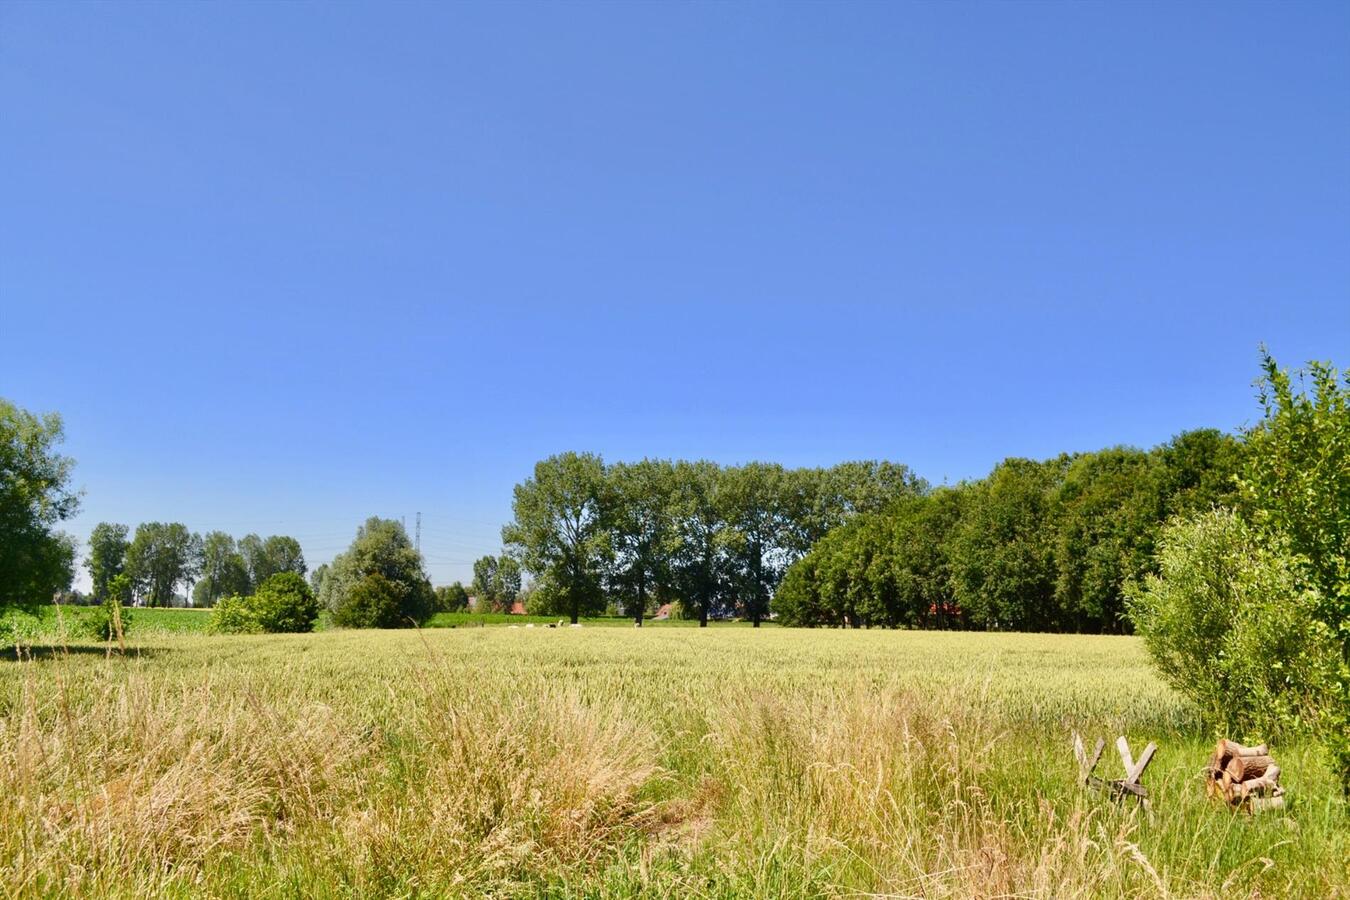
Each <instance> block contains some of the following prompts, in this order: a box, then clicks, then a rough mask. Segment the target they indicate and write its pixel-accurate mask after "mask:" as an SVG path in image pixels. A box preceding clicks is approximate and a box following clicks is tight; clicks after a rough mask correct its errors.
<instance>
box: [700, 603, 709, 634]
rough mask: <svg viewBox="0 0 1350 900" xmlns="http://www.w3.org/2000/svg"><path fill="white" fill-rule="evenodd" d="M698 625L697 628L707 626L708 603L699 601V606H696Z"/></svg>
mask: <svg viewBox="0 0 1350 900" xmlns="http://www.w3.org/2000/svg"><path fill="white" fill-rule="evenodd" d="M698 627H699V628H707V627H708V604H707V603H701V604H699V608H698Z"/></svg>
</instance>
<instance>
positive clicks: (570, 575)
mask: <svg viewBox="0 0 1350 900" xmlns="http://www.w3.org/2000/svg"><path fill="white" fill-rule="evenodd" d="M604 502H605V466H604V462H603V461H602V460H601V459H600V457H598V456H596V455H594V454H590V453H571V452H569V453H562V454H559V455H558V456H551V457H549V458H548V459H546V460H543V461H541V462H539V463H537V464H535V467H534V476H533V477H532V478H529V479H526V480H525V481H524V482H522V483H521V484H518V485H516V488H515V496H514V499H513V501H512V504H511V508H512V512H513V513H514V519H513V521H512V522H511V523H510V524H509V525H507V526H506V527H505V528H503V529H502V541H503V542H504V543H505V544H506V546H507V547H509V548H510V549H511V551H512V553H513V555H515V556H517V557H518V558H519V559H520V561H521V563H522V564H523V566H524V568H525V570H526V571H528V572H529V573H530V574H531V575H533V576H534V577H535V579H536V580H538V581H541V582H543V583H547V584H548V585H549V589H550V591H552V592H553V593H554V595H555V596H556V597H557V598H558V601H559V602H560V603H561V604H562V606H563V607H564V608H565V609H566V611H567V615H568V616H570V617H571V620H572V622H573V623H575V622H577V621H578V620H579V619H580V617H581V616H582V615H583V614H588V613H597V612H600V611H603V610H604V608H605V596H604V592H603V590H602V586H603V581H604V572H605V567H606V564H607V553H608V549H609V543H608V540H607V534H606V531H605V508H604Z"/></svg>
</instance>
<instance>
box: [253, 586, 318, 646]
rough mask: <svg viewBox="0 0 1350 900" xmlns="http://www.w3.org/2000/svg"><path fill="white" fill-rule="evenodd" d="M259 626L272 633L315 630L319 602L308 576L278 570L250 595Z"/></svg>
mask: <svg viewBox="0 0 1350 900" xmlns="http://www.w3.org/2000/svg"><path fill="white" fill-rule="evenodd" d="M249 605H250V606H251V607H252V611H253V615H254V617H255V618H256V619H257V622H258V626H259V628H260V629H261V630H262V631H265V632H268V633H281V632H303V631H313V630H314V622H315V620H316V619H318V617H319V601H318V600H316V599H315V597H314V591H312V590H311V589H310V587H309V584H308V583H306V581H305V579H304V578H303V577H302V576H300V575H297V574H296V573H295V572H278V573H277V574H276V575H273V576H272V577H270V578H268V579H267V580H266V581H264V582H263V583H262V586H261V587H259V588H258V592H257V594H255V595H254V596H253V597H251V598H249Z"/></svg>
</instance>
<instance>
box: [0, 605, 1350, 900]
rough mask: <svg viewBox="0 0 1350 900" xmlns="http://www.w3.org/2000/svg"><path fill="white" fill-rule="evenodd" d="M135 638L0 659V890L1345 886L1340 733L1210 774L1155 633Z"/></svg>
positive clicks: (629, 892) (1208, 892)
mask: <svg viewBox="0 0 1350 900" xmlns="http://www.w3.org/2000/svg"><path fill="white" fill-rule="evenodd" d="M172 621H177V620H172ZM456 624H458V623H456ZM132 645H133V646H132V647H131V649H130V651H129V652H128V654H127V655H126V656H125V657H122V656H118V655H116V654H113V655H109V654H108V652H107V650H106V648H105V647H103V646H102V645H96V644H92V643H73V644H71V645H69V647H68V648H66V649H62V648H53V649H50V650H48V651H45V652H38V653H35V654H33V655H32V656H31V657H26V658H22V659H18V660H15V659H13V658H10V659H7V660H4V661H0V794H3V796H4V798H5V802H4V803H3V804H0V892H3V893H4V894H5V895H8V896H53V895H104V896H148V895H157V896H189V895H192V896H198V895H211V896H259V897H289V896H319V897H326V896H327V897H347V896H377V895H378V896H404V897H432V896H465V897H469V896H493V897H583V896H585V897H629V896H650V897H784V896H826V897H862V896H879V897H880V896H884V897H948V896H959V897H966V896H984V897H996V896H998V897H1010V896H1019V897H1103V896H1104V897H1141V896H1142V897H1219V896H1223V897H1225V898H1231V897H1242V896H1306V897H1334V896H1350V863H1347V859H1348V858H1350V827H1347V826H1348V825H1350V820H1347V816H1346V812H1345V807H1344V804H1343V802H1342V801H1341V799H1340V793H1339V788H1338V787H1337V785H1336V783H1335V782H1334V780H1333V779H1332V777H1331V776H1330V774H1329V771H1328V769H1327V767H1326V763H1325V760H1324V759H1323V757H1322V755H1321V751H1320V749H1319V748H1318V747H1317V746H1315V745H1311V744H1285V745H1279V746H1277V747H1276V748H1274V752H1275V753H1276V754H1277V756H1278V757H1279V759H1280V762H1281V764H1282V766H1283V767H1284V769H1285V772H1286V776H1285V783H1286V785H1287V787H1288V790H1289V795H1288V796H1289V800H1290V803H1289V806H1288V808H1287V809H1286V810H1285V811H1284V812H1282V813H1277V814H1267V815H1263V816H1259V817H1255V818H1252V817H1248V816H1245V815H1241V814H1238V815H1234V814H1231V813H1229V812H1228V811H1226V810H1225V809H1222V808H1219V807H1217V806H1215V805H1213V804H1212V803H1211V802H1210V801H1208V800H1207V799H1206V798H1205V796H1204V792H1203V783H1202V781H1201V767H1202V766H1203V765H1204V763H1205V760H1206V756H1207V753H1208V750H1209V748H1210V746H1211V744H1212V736H1209V735H1206V734H1204V733H1203V732H1202V731H1201V730H1200V728H1199V726H1198V725H1197V722H1196V720H1195V718H1194V715H1193V713H1192V712H1191V711H1190V710H1189V709H1188V708H1187V707H1186V706H1185V704H1184V703H1183V702H1182V701H1181V700H1180V699H1179V698H1178V697H1177V696H1176V695H1174V694H1173V693H1172V692H1171V691H1170V690H1169V689H1168V688H1167V687H1166V686H1165V685H1163V684H1162V682H1161V681H1160V680H1159V679H1158V678H1157V677H1156V675H1155V674H1154V673H1153V672H1152V670H1151V669H1150V667H1149V663H1148V660H1147V657H1146V654H1145V652H1144V649H1143V646H1142V644H1141V643H1140V642H1138V641H1137V640H1136V639H1134V638H1128V637H1105V636H1074V635H1023V634H977V633H951V632H946V633H940V632H906V631H824V630H819V631H811V630H789V629H780V628H763V629H758V630H754V629H748V628H725V627H713V628H709V629H697V628H668V627H666V628H663V627H656V628H650V629H643V630H641V631H637V630H634V629H632V628H628V629H618V628H594V627H585V628H580V629H570V628H563V629H547V628H534V629H523V628H518V629H511V628H505V627H500V626H497V627H482V628H472V627H470V628H460V627H457V628H454V629H450V628H441V629H424V630H421V631H397V632H391V631H342V630H330V631H322V632H318V633H314V634H304V635H276V636H238V637H227V636H204V635H199V634H191V633H181V632H176V631H174V630H173V629H172V628H165V629H161V630H158V631H151V632H146V633H143V634H141V635H140V636H136V637H135V638H134V639H133V641H132ZM1075 730H1079V731H1081V732H1082V733H1083V734H1084V735H1085V737H1087V738H1088V739H1089V740H1090V739H1091V738H1093V737H1096V736H1102V737H1106V738H1108V740H1109V739H1113V738H1114V737H1115V736H1116V735H1117V734H1124V735H1126V736H1127V737H1128V738H1129V739H1130V741H1131V743H1132V744H1134V745H1135V746H1136V747H1142V746H1143V744H1144V743H1145V742H1147V741H1150V740H1153V741H1156V742H1158V744H1159V746H1160V748H1161V749H1160V750H1159V752H1158V755H1157V757H1156V759H1155V761H1154V763H1153V764H1152V766H1151V767H1150V768H1149V770H1148V773H1147V775H1146V777H1145V783H1146V784H1147V785H1148V786H1149V788H1150V790H1151V791H1152V792H1153V794H1154V797H1155V800H1154V804H1153V807H1152V811H1151V814H1150V813H1146V812H1144V811H1143V810H1141V809H1139V808H1138V807H1137V806H1135V805H1134V804H1133V803H1126V804H1123V805H1120V806H1117V805H1115V804H1113V803H1112V802H1110V801H1108V800H1105V799H1104V798H1102V797H1100V796H1097V795H1095V794H1091V793H1088V792H1087V791H1085V790H1083V789H1082V788H1080V787H1079V786H1077V785H1076V784H1075V774H1076V767H1075V763H1074V761H1073V757H1072V753H1071V741H1072V734H1073V732H1074V731H1075ZM1105 765H1110V766H1112V767H1114V766H1116V765H1118V762H1117V761H1116V760H1115V759H1114V758H1108V759H1106V760H1105V761H1104V766H1105Z"/></svg>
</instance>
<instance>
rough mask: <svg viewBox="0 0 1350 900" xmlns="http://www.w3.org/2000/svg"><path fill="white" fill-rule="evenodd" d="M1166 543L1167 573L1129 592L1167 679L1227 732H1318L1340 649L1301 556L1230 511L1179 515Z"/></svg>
mask: <svg viewBox="0 0 1350 900" xmlns="http://www.w3.org/2000/svg"><path fill="white" fill-rule="evenodd" d="M1159 544H1160V547H1159V553H1158V564H1159V572H1158V574H1157V575H1150V576H1148V577H1147V578H1146V579H1145V580H1144V582H1143V583H1142V585H1133V586H1131V587H1130V588H1129V589H1128V593H1129V598H1130V613H1131V615H1132V617H1133V619H1134V623H1135V627H1136V629H1137V630H1138V632H1139V634H1140V635H1142V636H1143V638H1144V641H1145V642H1146V644H1147V645H1148V648H1149V651H1150V653H1151V654H1152V656H1153V659H1154V661H1155V662H1156V663H1157V665H1158V668H1159V669H1160V670H1161V671H1162V674H1163V677H1164V678H1165V679H1166V680H1167V681H1168V682H1169V683H1170V684H1171V685H1172V686H1173V687H1174V688H1176V689H1177V691H1179V692H1180V693H1181V694H1183V695H1185V696H1186V697H1189V698H1190V699H1191V700H1193V701H1194V702H1195V703H1196V705H1197V706H1198V707H1199V708H1200V711H1201V714H1202V715H1203V716H1204V718H1205V720H1206V721H1207V723H1209V724H1210V725H1212V726H1213V727H1215V728H1217V729H1219V730H1220V731H1221V733H1223V734H1225V735H1227V736H1231V737H1235V738H1237V739H1239V740H1253V741H1255V740H1265V739H1268V738H1272V737H1279V736H1280V735H1282V734H1287V733H1289V732H1293V731H1315V730H1319V729H1320V727H1321V726H1322V724H1323V722H1324V717H1325V716H1326V715H1327V713H1328V712H1329V711H1330V710H1331V709H1332V708H1333V705H1334V697H1335V685H1336V668H1337V663H1338V661H1339V656H1340V653H1339V648H1338V646H1337V643H1336V641H1335V639H1334V637H1333V635H1332V632H1331V629H1329V628H1328V627H1327V625H1326V624H1325V623H1324V622H1322V621H1320V620H1319V619H1318V618H1317V616H1316V611H1317V609H1318V606H1319V601H1320V597H1319V596H1318V594H1317V591H1316V589H1314V588H1311V587H1309V586H1307V585H1306V583H1305V582H1304V581H1303V580H1302V579H1301V578H1300V577H1299V568H1298V565H1297V562H1296V560H1295V559H1294V558H1293V556H1292V554H1290V553H1289V552H1288V551H1287V549H1286V548H1285V547H1283V546H1281V545H1279V544H1272V543H1271V542H1270V540H1269V539H1268V538H1267V537H1263V536H1262V535H1261V534H1260V533H1259V532H1258V531H1257V530H1256V529H1253V528H1252V527H1250V526H1248V525H1247V524H1246V523H1245V522H1244V521H1243V520H1242V519H1241V518H1240V517H1239V516H1238V514H1237V513H1234V512H1232V511H1230V510H1214V511H1212V512H1209V513H1204V514H1201V515H1198V516H1195V517H1193V518H1190V519H1181V520H1176V521H1173V522H1172V523H1170V524H1169V525H1168V526H1167V527H1166V528H1165V529H1164V530H1163V532H1162V535H1161V537H1160V539H1159Z"/></svg>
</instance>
